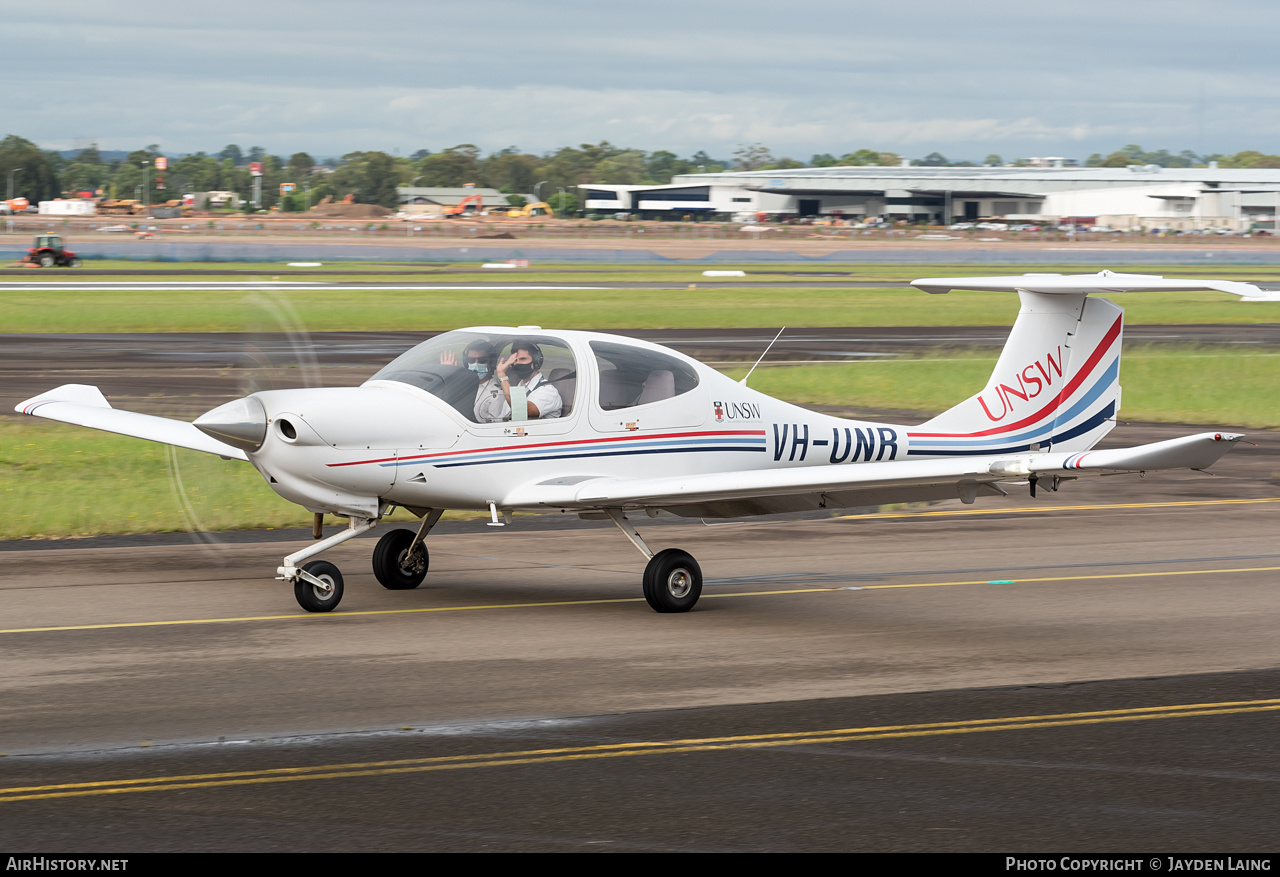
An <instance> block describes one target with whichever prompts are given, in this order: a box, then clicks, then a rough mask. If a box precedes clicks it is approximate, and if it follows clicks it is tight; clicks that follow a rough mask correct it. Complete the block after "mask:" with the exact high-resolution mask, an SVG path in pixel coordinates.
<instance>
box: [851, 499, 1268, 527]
mask: <svg viewBox="0 0 1280 877" xmlns="http://www.w3.org/2000/svg"><path fill="white" fill-rule="evenodd" d="M1273 502H1280V497H1267V498H1265V499H1191V500H1179V501H1169V502H1117V503H1107V504H1105V505H1050V506H1019V507H1018V508H1013V509H947V510H944V511H936V512H926V511H905V512H875V513H872V514H869V515H840V516H839V517H838V518H837V520H841V521H869V520H874V519H877V518H944V517H966V516H969V515H1013V514H1020V513H1023V512H1034V513H1039V512H1081V511H1096V510H1099V509H1169V508H1179V507H1183V506H1209V505H1249V504H1256V503H1273Z"/></svg>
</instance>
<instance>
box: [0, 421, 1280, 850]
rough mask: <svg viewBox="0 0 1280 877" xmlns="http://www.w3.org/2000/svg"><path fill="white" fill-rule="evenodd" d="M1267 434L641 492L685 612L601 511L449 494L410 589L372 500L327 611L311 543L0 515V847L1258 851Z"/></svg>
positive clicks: (1266, 626) (1273, 654) (1270, 468)
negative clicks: (642, 582) (855, 501)
mask: <svg viewBox="0 0 1280 877" xmlns="http://www.w3.org/2000/svg"><path fill="white" fill-rule="evenodd" d="M1125 429H1126V428H1123V427H1122V428H1121V429H1118V430H1117V431H1116V433H1117V434H1116V435H1115V440H1116V441H1125V442H1136V441H1146V440H1154V439H1158V438H1161V437H1165V436H1166V435H1168V434H1174V433H1177V432H1185V431H1186V430H1185V429H1182V428H1177V427H1129V428H1128V429H1129V430H1130V431H1131V434H1128V435H1125V434H1124V432H1125ZM1258 438H1259V447H1257V448H1253V447H1248V446H1245V447H1241V448H1238V449H1236V450H1235V451H1234V452H1233V453H1232V454H1230V455H1228V457H1226V458H1225V459H1224V461H1223V462H1222V463H1221V464H1220V465H1219V466H1218V467H1216V468H1215V472H1216V476H1217V477H1211V476H1209V475H1205V474H1199V473H1175V474H1171V475H1160V476H1152V477H1150V478H1148V479H1145V480H1140V479H1138V478H1136V477H1125V478H1108V479H1100V480H1098V481H1094V482H1091V483H1089V484H1086V485H1075V486H1068V487H1067V488H1064V490H1063V491H1061V492H1059V493H1057V494H1051V493H1050V494H1045V493H1043V492H1042V493H1041V494H1040V497H1039V498H1038V499H1036V500H1031V499H1029V498H1028V497H1027V496H1026V495H1025V489H1024V490H1022V491H1019V492H1017V493H1016V494H1014V495H1011V496H1010V497H1009V498H1006V499H1002V500H999V501H995V502H984V503H980V504H978V505H976V506H972V507H971V506H964V505H962V504H960V503H958V502H956V503H944V504H940V505H937V506H931V507H929V508H927V509H903V510H898V511H882V512H880V513H876V514H870V515H866V514H864V515H861V516H854V517H844V518H831V519H822V520H805V521H787V522H782V523H765V522H760V523H751V524H745V525H740V526H720V527H706V526H703V525H702V524H700V523H696V522H694V523H689V522H676V523H664V524H662V525H654V526H650V527H648V528H647V529H646V528H645V527H644V526H642V527H641V530H642V532H645V533H646V538H648V539H649V540H650V541H651V544H652V543H660V544H661V545H662V546H663V547H666V546H668V545H678V546H680V547H683V548H685V549H686V550H689V551H691V552H692V553H693V554H694V555H695V556H696V557H698V559H699V560H700V562H701V563H702V566H703V569H704V571H705V573H706V576H707V585H706V589H705V592H704V598H703V600H702V602H701V603H700V604H699V605H698V607H697V608H696V610H695V611H693V612H691V613H689V614H687V615H682V616H661V615H657V614H655V613H653V612H651V611H650V610H649V609H648V608H647V607H646V605H645V604H644V602H643V599H642V598H641V597H640V594H639V575H640V570H641V567H642V558H641V557H640V555H639V554H638V553H636V552H634V551H633V550H632V549H631V548H630V546H629V545H627V544H626V542H625V540H624V539H623V538H622V537H621V536H620V535H619V534H617V533H616V532H614V531H613V530H612V529H611V528H610V529H605V528H601V527H595V526H582V527H578V526H571V527H559V528H550V529H547V528H539V527H537V526H535V525H533V524H532V523H523V522H522V521H521V519H517V522H516V524H514V525H513V526H512V527H509V528H507V529H505V530H501V531H494V530H491V529H489V528H486V527H484V526H483V525H481V524H464V523H459V524H454V525H450V526H449V527H446V528H444V529H443V530H442V531H440V532H438V534H433V536H432V538H431V540H430V542H431V550H432V561H431V573H430V575H429V576H428V579H427V582H426V583H425V584H424V585H423V586H422V587H421V588H420V589H419V590H416V591H410V592H390V591H385V590H383V589H382V588H380V587H378V585H377V583H376V582H375V580H374V579H373V576H372V574H371V572H370V570H369V551H370V549H371V548H372V544H373V543H372V541H371V539H372V538H373V537H374V536H376V535H378V533H377V531H375V532H374V533H373V534H371V536H370V537H368V538H363V539H357V540H354V541H353V542H351V543H348V544H347V545H344V546H342V547H340V548H338V549H336V550H334V551H332V552H330V553H329V557H330V559H331V560H333V561H334V562H336V563H337V564H338V565H339V566H340V567H341V568H342V569H343V571H344V574H345V575H346V578H347V595H346V597H345V599H344V601H343V605H342V606H341V607H340V609H339V611H338V612H336V613H334V614H332V615H326V616H308V615H305V614H304V613H302V612H300V611H298V610H297V609H296V607H295V606H294V604H293V599H292V595H291V594H290V593H289V590H288V588H286V587H284V586H282V585H281V584H280V583H277V582H274V581H272V579H271V572H272V570H273V569H274V567H275V566H276V564H277V563H278V561H279V557H280V556H281V555H282V554H283V553H286V552H287V551H290V550H293V548H294V546H295V545H297V544H298V543H296V542H290V541H279V542H261V541H256V542H253V541H244V542H242V541H238V539H237V537H236V536H234V535H229V536H227V537H226V538H225V539H224V541H223V542H222V543H221V544H220V545H219V546H218V547H216V548H212V549H206V548H201V547H199V546H197V545H195V544H185V545H184V544H180V543H178V542H172V543H170V544H159V545H157V544H145V543H144V542H142V541H139V542H137V543H131V542H129V541H128V540H127V539H126V540H123V541H121V542H118V543H115V544H116V547H109V548H102V547H76V546H75V545H74V544H61V543H49V544H47V545H39V546H34V545H32V544H31V543H27V544H25V545H23V546H21V547H19V546H8V547H9V548H10V549H18V550H8V551H5V552H3V553H0V557H3V560H4V564H5V574H4V576H3V578H0V600H2V601H3V604H4V607H5V611H4V624H3V629H2V630H0V653H2V654H3V661H4V666H5V669H6V672H5V673H4V674H3V678H0V752H4V753H5V754H6V755H7V756H8V757H7V758H4V759H3V760H0V771H3V776H4V782H3V788H0V844H3V845H4V846H5V847H6V848H8V849H28V848H35V847H39V848H40V849H45V850H48V849H61V850H66V849H73V848H74V849H79V848H86V847H92V848H93V849H98V850H107V849H123V850H139V849H317V850H318V849H571V848H576V849H592V848H594V847H597V846H598V847H601V848H606V849H608V848H612V849H775V850H787V849H819V848H821V849H1018V850H1033V849H1049V850H1062V851H1065V850H1075V849H1085V850H1095V851H1096V850H1102V849H1113V850H1115V849H1152V848H1160V849H1179V850H1193V849H1214V850H1218V851H1222V850H1227V849H1254V850H1257V849H1273V848H1274V847H1275V845H1276V843H1277V842H1280V830H1278V829H1277V828H1276V826H1277V825H1278V824H1280V819H1277V818H1276V817H1277V816H1280V808H1278V806H1277V804H1276V801H1277V800H1278V799H1277V797H1276V795H1275V794H1274V791H1275V789H1276V787H1277V786H1276V784H1277V783H1280V744H1278V743H1277V740H1278V739H1280V735H1277V734H1275V728H1276V719H1277V717H1278V712H1277V711H1278V710H1280V673H1278V672H1276V668H1277V667H1280V637H1278V636H1277V635H1276V634H1277V630H1280V591H1278V589H1277V583H1278V582H1280V547H1277V545H1276V542H1275V539H1274V533H1275V531H1276V527H1277V524H1280V435H1277V434H1275V433H1262V434H1260V436H1259V437H1258ZM522 523H523V526H522ZM284 535H285V537H286V540H287V537H288V535H289V534H284ZM293 535H296V534H293ZM975 722H976V723H977V724H974V723H975ZM753 735H766V736H765V737H757V736H753ZM806 735H809V736H806ZM710 738H716V739H715V740H714V741H712V742H708V740H709V739H710ZM721 738H724V739H721ZM673 741H684V742H673ZM689 741H694V742H689ZM86 784H87V785H86ZM337 802H341V803H340V804H338V803H337ZM318 812H323V820H322V821H323V823H324V826H325V830H324V831H321V832H316V831H305V830H304V829H306V828H307V827H311V828H314V826H315V815H316V814H317V813H318Z"/></svg>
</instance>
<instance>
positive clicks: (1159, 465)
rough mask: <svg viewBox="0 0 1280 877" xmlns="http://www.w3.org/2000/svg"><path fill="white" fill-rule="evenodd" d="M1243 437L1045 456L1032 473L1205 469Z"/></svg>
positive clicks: (1213, 436)
mask: <svg viewBox="0 0 1280 877" xmlns="http://www.w3.org/2000/svg"><path fill="white" fill-rule="evenodd" d="M1242 438H1244V436H1243V435H1242V434H1240V433H1233V432H1202V433H1200V434H1199V435H1188V436H1183V437H1182V438H1176V439H1169V440H1168V441H1163V442H1153V443H1151V444H1149V445H1138V446H1137V447H1134V448H1111V449H1109V450H1105V451H1085V452H1084V453H1081V454H1045V455H1044V456H1043V457H1041V458H1037V459H1035V461H1034V463H1033V464H1032V465H1031V468H1030V471H1032V472H1037V473H1039V472H1044V473H1049V472H1061V471H1062V470H1064V469H1065V470H1068V471H1089V470H1107V471H1111V472H1142V471H1149V470H1155V469H1207V468H1209V467H1210V466H1212V465H1213V464H1214V463H1216V462H1218V460H1219V459H1221V457H1222V456H1223V455H1224V454H1225V453H1226V452H1227V451H1229V450H1231V449H1232V448H1233V447H1234V446H1235V443H1236V442H1238V441H1240V439H1242Z"/></svg>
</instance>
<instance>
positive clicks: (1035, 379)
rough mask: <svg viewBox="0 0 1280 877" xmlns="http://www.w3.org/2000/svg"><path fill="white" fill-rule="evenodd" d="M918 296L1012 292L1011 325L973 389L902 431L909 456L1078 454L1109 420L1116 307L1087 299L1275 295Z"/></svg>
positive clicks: (1076, 292)
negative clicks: (1015, 300)
mask: <svg viewBox="0 0 1280 877" xmlns="http://www.w3.org/2000/svg"><path fill="white" fill-rule="evenodd" d="M912 285H913V286H916V287H919V288H920V289H923V290H924V291H926V292H931V293H945V292H950V291H951V290H952V289H978V290H990V291H1007V292H1017V293H1018V297H1019V298H1020V299H1021V300H1022V309H1021V310H1020V311H1019V312H1018V320H1017V322H1016V323H1014V324H1013V331H1012V332H1010V333H1009V340H1008V341H1007V342H1005V346H1004V350H1002V351H1001V352H1000V360H999V361H998V362H997V363H996V367H995V369H994V370H993V371H992V372H991V378H990V380H988V381H987V385H986V386H985V387H983V388H982V391H981V392H980V393H977V394H976V395H974V396H971V397H969V398H968V399H966V400H965V401H963V402H961V403H960V404H959V405H957V406H956V407H954V408H952V409H950V410H949V411H944V412H943V413H942V414H939V415H938V416H937V417H935V418H933V419H932V420H930V421H929V422H927V423H923V424H921V425H920V426H918V427H916V428H914V429H912V430H909V431H908V433H907V434H908V435H909V436H910V439H911V449H910V451H909V452H908V453H909V456H913V457H930V456H956V455H981V454H1002V453H1010V452H1013V453H1016V452H1019V451H1036V450H1039V451H1057V452H1068V453H1071V452H1077V451H1087V450H1089V449H1090V448H1092V447H1093V446H1094V445H1096V444H1097V443H1098V442H1099V441H1101V440H1102V438H1103V436H1105V435H1106V434H1107V433H1108V432H1110V431H1111V429H1112V428H1113V427H1114V426H1115V424H1116V415H1117V413H1118V412H1119V410H1120V342H1121V336H1122V335H1123V330H1124V310H1123V309H1122V308H1121V307H1119V306H1118V305H1116V304H1113V303H1112V302H1110V301H1107V300H1106V299H1101V298H1090V297H1089V294H1090V293H1112V294H1115V293H1126V292H1174V291H1184V290H1199V289H1213V290H1218V291H1219V292H1227V293H1231V294H1232V295H1238V296H1240V297H1241V299H1242V300H1243V301H1253V302H1275V301H1280V291H1278V290H1274V289H1266V288H1262V287H1259V286H1257V285H1256V284H1253V283H1243V282H1240V281H1235V280H1198V279H1197V280H1184V279H1174V278H1165V277H1159V276H1155V275H1150V274H1116V273H1114V272H1111V271H1102V272H1100V273H1098V274H1024V275H1022V276H1019V277H942V278H931V279H925V280H916V281H913V282H912Z"/></svg>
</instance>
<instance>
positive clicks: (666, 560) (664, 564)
mask: <svg viewBox="0 0 1280 877" xmlns="http://www.w3.org/2000/svg"><path fill="white" fill-rule="evenodd" d="M604 512H605V514H606V515H608V516H609V519H610V520H611V521H613V523H614V524H615V525H616V526H617V527H618V529H619V530H621V531H622V532H623V535H625V536H626V537H627V538H628V539H630V540H631V544H632V545H634V546H635V547H636V548H638V549H639V550H640V553H641V554H643V555H644V556H645V557H647V558H649V563H648V565H647V566H646V567H645V568H644V599H645V601H646V602H647V603H648V604H649V608H650V609H652V610H653V611H654V612H688V611H689V610H690V609H692V608H693V607H694V605H696V604H697V602H698V598H699V597H701V596H702V568H701V567H700V566H698V562H697V561H696V560H694V559H693V555H691V554H689V553H688V552H687V551H681V550H680V549H678V548H667V549H665V550H663V551H659V552H658V553H657V554H654V553H653V552H652V551H650V550H649V546H648V545H646V544H644V540H643V539H641V538H640V534H639V533H637V532H636V528H635V527H633V526H631V522H630V521H628V520H627V516H626V515H625V514H623V512H622V509H605V510H604Z"/></svg>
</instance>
